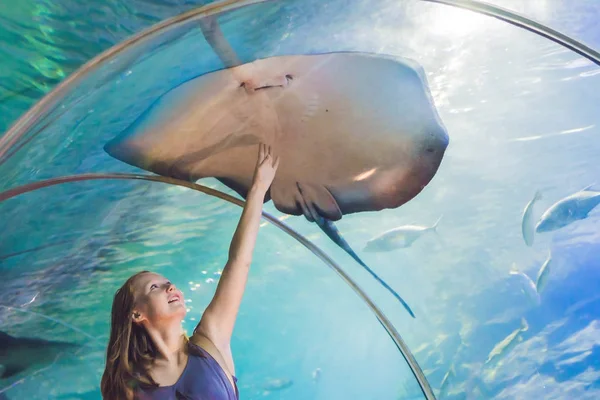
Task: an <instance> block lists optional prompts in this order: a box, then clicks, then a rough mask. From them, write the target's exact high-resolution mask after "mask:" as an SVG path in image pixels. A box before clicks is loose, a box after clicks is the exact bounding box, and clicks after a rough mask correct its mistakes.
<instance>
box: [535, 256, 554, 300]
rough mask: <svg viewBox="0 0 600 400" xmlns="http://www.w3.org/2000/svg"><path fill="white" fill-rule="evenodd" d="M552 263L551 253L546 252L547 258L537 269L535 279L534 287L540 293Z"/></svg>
mask: <svg viewBox="0 0 600 400" xmlns="http://www.w3.org/2000/svg"><path fill="white" fill-rule="evenodd" d="M551 263H552V254H551V253H550V254H548V258H547V259H546V261H544V263H543V264H542V266H541V267H540V270H539V271H538V275H537V279H536V281H535V288H536V291H537V292H538V293H542V290H544V288H545V287H546V284H547V283H548V277H549V276H550V269H551V268H550V265H551Z"/></svg>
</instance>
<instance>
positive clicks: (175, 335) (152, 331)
mask: <svg viewBox="0 0 600 400" xmlns="http://www.w3.org/2000/svg"><path fill="white" fill-rule="evenodd" d="M146 330H147V331H148V334H149V335H150V337H151V338H152V342H153V343H154V345H155V346H156V350H157V351H158V354H157V358H159V359H161V360H164V361H167V362H173V361H179V360H180V357H181V356H182V355H183V354H185V343H186V338H185V335H184V332H183V329H182V327H181V324H180V323H178V324H177V325H174V324H173V325H170V326H166V327H149V326H147V327H146Z"/></svg>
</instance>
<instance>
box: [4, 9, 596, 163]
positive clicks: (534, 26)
mask: <svg viewBox="0 0 600 400" xmlns="http://www.w3.org/2000/svg"><path fill="white" fill-rule="evenodd" d="M269 1H276V0H222V1H217V2H214V3H210V4H207V5H205V6H202V7H200V8H197V9H194V10H190V11H188V12H185V13H183V14H180V15H177V16H175V17H172V18H169V19H166V20H164V21H162V22H159V23H158V24H156V25H154V26H151V27H150V28H148V29H146V30H144V31H142V32H140V33H138V34H135V35H133V36H132V37H130V38H129V39H126V40H124V41H123V42H121V43H119V44H116V45H115V46H113V47H111V48H110V49H108V50H106V51H104V52H102V53H100V54H99V55H97V56H96V57H94V58H92V59H91V60H90V61H88V62H87V63H85V64H84V65H83V66H81V67H80V68H79V69H78V70H77V71H75V72H74V73H72V74H71V75H70V76H69V77H68V78H66V79H65V80H64V81H62V82H61V83H59V84H58V86H56V87H55V88H54V89H53V90H52V91H51V92H50V93H48V94H47V95H45V96H44V97H42V98H41V99H40V100H39V101H38V102H37V103H36V104H35V105H34V106H33V107H31V109H30V110H29V111H27V112H26V113H25V114H24V115H23V116H22V117H21V118H19V119H18V120H17V121H16V122H15V123H14V124H13V125H12V127H11V128H10V129H8V131H6V133H5V134H4V135H2V136H1V137H0V166H1V165H2V164H3V163H4V162H6V160H7V159H8V157H9V156H12V155H14V154H15V153H16V151H15V152H11V153H10V154H9V156H7V155H6V153H7V152H8V151H9V150H10V149H11V147H12V146H13V145H14V144H15V142H16V141H18V140H19V138H20V137H21V136H23V135H24V133H25V132H26V131H28V130H29V129H30V128H31V127H32V126H33V125H35V123H36V122H38V121H39V118H40V115H41V114H43V113H45V112H46V111H47V109H48V108H49V107H50V106H52V105H53V104H55V103H56V102H57V101H59V100H60V98H58V97H59V96H60V95H62V94H64V93H63V92H65V91H66V89H67V88H68V87H69V86H70V85H72V84H74V83H76V82H77V81H79V80H81V78H83V77H85V76H86V75H87V74H88V73H89V72H91V71H94V70H95V69H96V68H97V67H98V66H99V65H101V64H102V63H103V62H105V61H107V60H108V59H110V58H111V57H113V56H116V55H118V54H119V53H121V52H123V51H124V50H126V49H127V48H128V47H129V46H131V45H134V44H136V43H142V42H144V41H146V40H148V39H149V38H150V37H151V36H153V35H154V34H156V33H159V32H160V31H162V30H163V29H166V28H172V27H174V26H176V25H178V24H181V23H184V22H187V21H189V20H193V19H195V18H200V17H205V16H210V15H214V14H217V13H222V12H226V11H232V10H236V9H238V8H241V7H245V6H249V5H253V4H258V3H265V2H269ZM417 1H423V2H430V3H437V4H443V5H447V6H452V7H456V8H461V9H465V10H469V11H472V12H476V13H479V14H483V15H487V16H489V17H492V18H496V19H499V20H501V21H504V22H507V23H509V24H511V25H513V26H516V27H518V28H521V29H524V30H527V31H529V32H532V33H534V34H537V35H539V36H542V37H544V38H546V39H549V40H551V41H553V42H555V43H557V44H559V45H561V46H563V47H565V48H567V49H569V50H572V51H574V52H575V53H577V54H579V55H581V56H583V57H585V58H587V59H588V60H590V61H592V62H593V63H595V64H596V65H598V66H600V53H599V52H597V51H595V50H594V49H592V48H590V47H588V46H586V45H585V44H583V43H582V42H580V41H578V40H575V39H573V38H571V37H569V36H568V35H566V34H563V33H561V32H559V31H557V30H555V29H552V28H550V27H548V26H546V25H544V24H542V23H539V22H536V21H534V20H532V19H530V18H527V17H525V16H523V15H520V14H518V13H516V12H513V11H509V10H507V9H503V8H501V7H498V6H494V5H491V4H488V3H484V2H479V1H473V0H417ZM39 133H40V132H39V131H38V132H37V133H36V134H35V135H34V136H36V135H37V134H39ZM32 138H33V137H32ZM32 138H30V139H29V140H31V139H32ZM17 151H18V150H17Z"/></svg>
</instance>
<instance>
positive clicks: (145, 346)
mask: <svg viewBox="0 0 600 400" xmlns="http://www.w3.org/2000/svg"><path fill="white" fill-rule="evenodd" d="M148 272H149V271H142V272H138V273H137V274H135V275H133V276H131V277H130V278H129V279H127V281H126V282H125V283H124V284H123V286H121V287H120V288H119V289H118V290H117V292H116V293H115V297H114V299H113V304H112V311H111V323H110V339H109V341H108V347H107V349H106V368H105V369H104V374H103V375H102V381H101V383H100V389H101V391H102V397H103V398H104V399H107V400H133V398H134V389H135V387H136V386H137V385H139V384H145V385H150V386H158V385H157V384H156V382H154V380H153V379H152V377H151V376H150V374H149V373H148V367H149V366H150V364H151V363H152V360H153V359H154V358H155V356H156V354H157V350H156V347H155V346H154V343H153V342H152V339H151V338H150V336H149V335H148V333H147V332H146V329H144V327H143V326H141V325H138V324H136V323H135V322H133V320H132V318H131V315H132V313H133V308H134V300H135V299H134V295H133V282H134V281H135V279H136V278H137V277H138V276H140V275H141V274H144V273H148Z"/></svg>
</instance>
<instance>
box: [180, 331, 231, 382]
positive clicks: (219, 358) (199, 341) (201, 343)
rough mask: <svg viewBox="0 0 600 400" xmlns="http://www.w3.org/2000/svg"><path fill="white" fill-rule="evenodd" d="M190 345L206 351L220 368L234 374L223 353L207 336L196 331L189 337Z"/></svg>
mask: <svg viewBox="0 0 600 400" xmlns="http://www.w3.org/2000/svg"><path fill="white" fill-rule="evenodd" d="M190 345H191V346H192V348H193V347H196V348H197V350H198V351H200V352H205V353H208V355H210V356H211V357H212V358H214V359H215V361H216V362H217V363H218V364H219V365H220V366H221V368H223V369H224V370H225V371H227V372H228V373H229V374H230V375H232V376H233V375H235V374H234V373H233V371H231V370H230V368H229V367H228V365H227V362H226V360H225V357H223V354H222V353H221V351H220V350H219V348H218V347H217V346H216V345H215V344H214V343H213V342H212V340H210V339H209V338H208V337H206V336H205V335H203V334H202V333H200V332H198V331H196V332H194V334H193V335H192V337H191V338H190Z"/></svg>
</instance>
